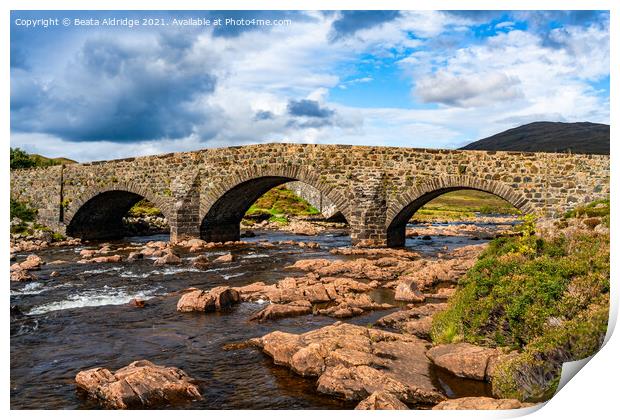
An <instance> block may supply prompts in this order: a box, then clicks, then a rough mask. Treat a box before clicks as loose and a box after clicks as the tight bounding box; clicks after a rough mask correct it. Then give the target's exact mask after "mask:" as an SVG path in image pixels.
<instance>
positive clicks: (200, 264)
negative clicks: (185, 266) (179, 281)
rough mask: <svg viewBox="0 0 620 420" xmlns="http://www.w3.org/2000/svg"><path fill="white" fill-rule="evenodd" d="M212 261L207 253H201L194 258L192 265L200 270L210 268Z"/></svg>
mask: <svg viewBox="0 0 620 420" xmlns="http://www.w3.org/2000/svg"><path fill="white" fill-rule="evenodd" d="M209 265H210V262H209V258H207V256H206V255H199V256H197V257H196V258H194V259H193V260H192V267H194V268H197V269H199V270H206V269H207V268H209Z"/></svg>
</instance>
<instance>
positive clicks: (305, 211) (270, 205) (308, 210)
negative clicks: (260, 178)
mask: <svg viewBox="0 0 620 420" xmlns="http://www.w3.org/2000/svg"><path fill="white" fill-rule="evenodd" d="M314 214H319V211H318V210H317V209H316V208H314V207H313V206H311V205H310V203H308V202H307V201H306V200H304V199H303V198H301V197H299V196H298V195H296V194H295V193H294V192H293V191H291V190H289V189H288V188H285V187H283V186H279V187H275V188H273V189H271V190H269V191H267V192H266V193H265V194H264V195H263V196H262V197H260V198H259V199H258V200H256V201H255V202H254V204H252V206H251V207H250V208H249V209H248V211H247V212H246V215H247V216H254V217H256V216H260V215H264V218H265V219H268V220H269V221H272V222H279V223H288V219H287V217H286V216H310V215H314Z"/></svg>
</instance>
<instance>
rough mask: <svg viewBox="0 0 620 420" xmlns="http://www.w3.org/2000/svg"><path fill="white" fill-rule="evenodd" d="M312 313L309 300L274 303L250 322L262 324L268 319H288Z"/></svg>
mask: <svg viewBox="0 0 620 420" xmlns="http://www.w3.org/2000/svg"><path fill="white" fill-rule="evenodd" d="M311 313H312V304H311V303H310V302H309V301H307V300H298V301H294V302H291V303H287V304H278V303H272V304H270V305H268V306H267V307H265V308H264V309H262V310H261V311H259V312H257V313H255V314H254V315H252V317H251V318H250V321H259V322H262V321H265V320H268V319H278V318H286V317H291V316H299V315H307V314H311Z"/></svg>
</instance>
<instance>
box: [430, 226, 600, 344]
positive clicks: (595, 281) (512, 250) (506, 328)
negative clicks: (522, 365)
mask: <svg viewBox="0 0 620 420" xmlns="http://www.w3.org/2000/svg"><path fill="white" fill-rule="evenodd" d="M524 240H527V241H528V244H527V245H526V246H524V245H523V241H524ZM608 291H609V238H608V237H605V236H600V235H591V236H587V235H579V236H575V237H572V238H565V237H560V238H558V239H554V240H544V239H541V238H537V237H533V236H532V237H527V238H525V237H521V238H519V237H511V238H500V239H496V240H494V241H492V242H491V244H490V246H489V247H488V249H487V250H486V251H485V252H484V253H483V254H482V255H481V257H480V259H479V260H478V262H477V263H476V264H475V265H474V267H473V268H472V269H471V270H470V271H469V272H468V273H467V275H466V276H465V277H464V279H463V280H462V281H461V284H460V287H459V290H457V292H456V293H455V295H454V296H453V297H452V298H451V299H450V301H449V308H448V310H446V311H444V312H442V313H439V314H437V315H436V316H435V317H434V320H433V328H432V338H433V341H434V342H436V343H445V342H453V341H467V342H471V343H476V344H481V345H487V346H492V347H495V346H509V347H511V348H514V349H520V348H523V347H524V346H525V345H527V344H528V343H530V342H531V341H532V340H533V339H535V338H536V337H538V336H540V335H541V334H543V333H544V328H545V323H546V322H547V320H549V319H550V318H554V317H564V318H566V316H567V315H568V316H574V315H575V311H578V310H579V309H583V307H584V305H585V304H586V303H590V301H591V299H592V298H594V297H595V296H601V295H604V294H606V293H608Z"/></svg>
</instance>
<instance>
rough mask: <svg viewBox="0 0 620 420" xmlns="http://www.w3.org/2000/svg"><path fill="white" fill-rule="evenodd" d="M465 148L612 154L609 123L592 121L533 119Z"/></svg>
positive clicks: (464, 148) (463, 148)
mask: <svg viewBox="0 0 620 420" xmlns="http://www.w3.org/2000/svg"><path fill="white" fill-rule="evenodd" d="M461 149H462V150H506V151H515V152H571V153H589V154H597V155H608V154H609V126H608V125H607V124H596V123H590V122H577V123H561V122H547V121H540V122H533V123H530V124H525V125H522V126H520V127H516V128H511V129H510V130H506V131H503V132H501V133H499V134H495V135H493V136H491V137H487V138H484V139H482V140H478V141H475V142H473V143H470V144H468V145H467V146H464V147H462V148H461Z"/></svg>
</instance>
